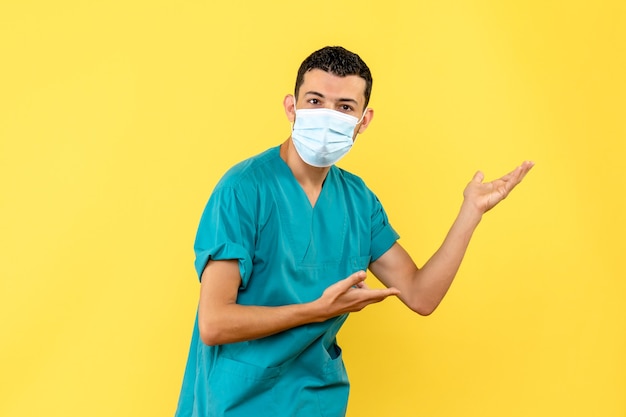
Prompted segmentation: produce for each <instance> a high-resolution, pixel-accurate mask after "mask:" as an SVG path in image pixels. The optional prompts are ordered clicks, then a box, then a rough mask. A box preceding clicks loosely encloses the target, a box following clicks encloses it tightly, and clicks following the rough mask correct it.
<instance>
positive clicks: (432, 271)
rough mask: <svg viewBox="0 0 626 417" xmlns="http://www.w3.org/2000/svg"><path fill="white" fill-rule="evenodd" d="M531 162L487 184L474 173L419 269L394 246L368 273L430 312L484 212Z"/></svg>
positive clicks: (504, 194) (407, 301)
mask: <svg viewBox="0 0 626 417" xmlns="http://www.w3.org/2000/svg"><path fill="white" fill-rule="evenodd" d="M532 167H533V163H531V162H524V163H523V164H522V165H521V166H519V167H518V168H516V169H515V170H514V171H512V172H510V173H509V174H507V175H505V176H504V177H502V178H500V179H497V180H495V181H492V182H489V183H483V178H484V176H483V174H482V173H481V172H477V173H476V175H474V178H473V179H472V181H470V183H469V184H468V185H467V187H466V188H465V191H464V193H463V196H464V200H463V204H462V205H461V209H460V211H459V214H458V216H457V218H456V220H455V221H454V223H453V224H452V227H451V228H450V231H449V232H448V234H447V236H446V238H445V239H444V241H443V243H442V245H441V247H440V248H439V249H438V250H437V251H436V252H435V254H434V255H433V256H432V257H431V258H430V259H429V260H428V262H426V264H425V265H424V266H423V268H421V269H419V268H418V267H417V266H416V265H415V263H414V262H413V260H412V259H411V257H410V256H409V255H408V253H407V252H406V251H405V250H404V249H403V248H402V246H400V245H399V244H398V243H396V244H394V245H393V246H392V247H391V248H390V249H389V250H388V251H387V252H385V254H383V255H382V256H381V257H380V258H378V259H377V260H376V261H374V262H372V263H371V264H370V267H369V268H370V270H371V271H372V273H373V274H374V275H376V277H377V278H378V279H379V280H380V281H381V282H382V283H383V284H385V285H386V286H388V287H389V286H392V287H395V288H397V289H398V290H400V295H399V297H400V299H401V300H402V302H404V303H405V304H406V305H407V306H408V307H409V308H410V309H412V310H413V311H415V312H417V313H419V314H421V315H428V314H430V313H432V312H433V311H434V310H435V309H436V308H437V306H438V305H439V303H440V302H441V300H442V299H443V297H444V296H445V295H446V292H447V291H448V288H450V285H451V284H452V281H453V280H454V277H455V275H456V273H457V271H458V269H459V266H460V265H461V261H462V260H463V257H464V256H465V252H466V251H467V247H468V246H469V242H470V239H471V237H472V234H473V233H474V230H475V229H476V227H477V226H478V224H479V223H480V220H481V219H482V216H483V214H484V213H486V212H487V211H489V210H490V209H492V208H493V207H494V206H495V205H497V204H498V203H499V202H500V201H502V200H503V199H505V198H506V197H507V196H508V194H509V193H510V192H511V190H512V189H513V188H515V186H516V185H517V184H519V183H520V182H521V181H522V179H523V178H524V176H525V175H526V173H528V171H529V170H530V169H531V168H532Z"/></svg>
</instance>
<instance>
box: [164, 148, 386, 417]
mask: <svg viewBox="0 0 626 417" xmlns="http://www.w3.org/2000/svg"><path fill="white" fill-rule="evenodd" d="M397 239H398V234H397V233H396V232H395V231H394V230H393V228H392V227H391V225H390V224H389V222H388V220H387V215H386V214H385V211H384V210H383V207H382V205H381V204H380V202H379V201H378V199H377V198H376V196H375V195H374V194H373V193H372V192H371V191H370V190H369V189H368V188H367V187H366V186H365V184H364V183H363V181H362V180H361V179H360V178H358V177H357V176H355V175H352V174H350V173H348V172H346V171H344V170H342V169H340V168H337V167H334V166H333V167H331V169H330V171H329V173H328V176H327V178H326V180H325V182H324V185H323V188H322V191H321V194H320V196H319V198H318V200H317V202H316V204H315V206H314V207H312V206H311V204H310V202H309V200H308V198H307V197H306V195H305V193H304V191H303V190H302V188H301V187H300V185H299V183H298V182H297V181H296V179H295V178H294V176H293V174H292V173H291V170H290V169H289V167H288V166H287V164H286V163H285V162H284V161H283V160H282V159H281V158H280V154H279V148H278V147H276V148H272V149H269V150H268V151H266V152H264V153H262V154H260V155H257V156H255V157H253V158H250V159H248V160H246V161H244V162H242V163H240V164H238V165H236V166H234V167H233V168H231V170H229V171H228V172H227V173H226V175H225V176H224V177H223V178H222V179H221V181H220V182H219V183H218V185H217V186H216V188H215V189H214V191H213V193H212V195H211V198H210V199H209V202H208V204H207V206H206V208H205V210H204V213H203V215H202V219H201V220H200V225H199V228H198V233H197V236H196V242H195V247H194V249H195V253H196V261H195V267H196V270H197V273H198V276H201V275H202V271H203V270H204V267H205V265H206V263H207V262H208V261H209V259H214V260H224V259H237V260H238V262H239V270H240V273H241V287H240V289H239V294H238V298H237V302H238V303H239V304H244V305H263V306H279V305H286V304H295V303H306V302H309V301H313V300H315V299H317V298H318V297H319V296H320V295H321V294H322V292H323V291H324V289H326V288H327V287H328V286H330V285H332V284H333V283H335V282H337V281H339V280H341V279H343V278H346V277H348V276H349V275H351V274H352V273H354V272H356V271H359V270H365V269H366V268H367V267H368V265H369V263H370V262H372V261H374V260H376V259H377V258H378V257H380V256H381V255H382V254H383V253H385V252H386V251H387V250H388V249H389V248H390V247H391V246H392V245H393V243H394V242H395V241H396V240H397ZM346 318H347V315H342V316H339V317H335V318H333V319H330V320H327V321H326V322H323V323H313V324H308V325H304V326H300V327H297V328H294V329H291V330H288V331H285V332H282V333H279V334H276V335H273V336H269V337H265V338H262V339H257V340H251V341H247V342H241V343H232V344H225V345H220V346H207V345H205V344H204V343H202V341H201V340H200V338H199V334H198V323H197V318H196V322H195V325H194V330H193V336H192V341H191V348H190V352H189V358H188V362H187V367H186V370H185V376H184V380H183V386H182V390H181V395H180V399H179V403H178V409H177V412H176V416H177V417H191V416H193V417H200V416H202V417H206V416H216V417H217V416H221V417H239V416H241V417H251V416H253V417H264V416H272V417H276V416H290V417H291V416H305V417H315V416H324V417H339V416H343V415H345V411H346V405H347V400H348V391H349V383H348V378H347V374H346V370H345V368H344V365H343V361H342V358H341V349H340V348H339V346H338V345H337V341H336V335H337V332H338V331H339V329H340V327H341V325H342V324H343V323H344V321H345V320H346Z"/></svg>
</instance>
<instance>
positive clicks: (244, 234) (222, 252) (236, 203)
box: [194, 187, 255, 288]
mask: <svg viewBox="0 0 626 417" xmlns="http://www.w3.org/2000/svg"><path fill="white" fill-rule="evenodd" d="M246 201H247V199H245V198H242V196H241V195H238V193H237V190H235V189H233V188H231V187H221V188H218V189H216V190H214V191H213V194H212V195H211V198H210V199H209V202H208V203H207V205H206V207H205V209H204V213H203V214H202V218H201V219H200V225H199V226H198V233H197V234H196V241H195V244H194V252H195V254H196V260H195V268H196V272H197V273H198V277H199V278H201V277H202V272H203V271H204V268H205V267H206V264H207V262H208V261H209V260H210V259H211V260H216V261H219V260H228V259H236V260H238V262H239V273H240V275H241V287H242V288H245V287H246V285H247V284H248V280H249V278H250V274H251V272H252V254H253V253H254V239H255V226H254V222H253V218H254V217H253V216H252V215H251V213H252V212H253V211H254V208H253V207H250V205H249V204H245V202H246Z"/></svg>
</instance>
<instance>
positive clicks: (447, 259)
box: [409, 202, 482, 314]
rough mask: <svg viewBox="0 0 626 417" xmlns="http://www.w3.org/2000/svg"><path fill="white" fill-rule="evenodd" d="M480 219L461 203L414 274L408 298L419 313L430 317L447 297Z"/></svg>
mask: <svg viewBox="0 0 626 417" xmlns="http://www.w3.org/2000/svg"><path fill="white" fill-rule="evenodd" d="M481 217H482V214H481V213H480V211H479V210H478V209H476V208H475V207H473V206H472V205H471V204H469V203H466V202H464V203H463V205H462V206H461V209H460V211H459V214H458V216H457V218H456V219H455V221H454V223H453V224H452V227H451V228H450V230H449V232H448V234H447V235H446V238H445V239H444V241H443V243H442V244H441V246H440V247H439V249H438V250H437V251H436V252H435V253H434V254H433V256H432V257H431V258H430V259H429V260H428V262H426V264H425V265H424V266H423V267H422V268H421V269H419V270H416V271H415V272H414V276H413V279H412V282H413V285H412V287H413V288H412V289H411V294H410V295H409V297H413V300H412V303H413V305H414V306H415V307H416V308H414V309H415V310H416V311H418V312H419V313H420V314H430V313H431V312H432V311H434V310H435V308H437V306H438V305H439V303H440V302H441V300H442V299H443V297H444V296H445V295H446V293H447V291H448V289H449V288H450V285H452V281H453V280H454V277H455V276H456V273H457V272H458V270H459V267H460V266H461V262H462V260H463V258H464V256H465V253H466V251H467V248H468V246H469V243H470V240H471V238H472V235H473V233H474V230H476V227H477V226H478V224H479V223H480V220H481Z"/></svg>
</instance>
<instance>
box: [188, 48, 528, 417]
mask: <svg viewBox="0 0 626 417" xmlns="http://www.w3.org/2000/svg"><path fill="white" fill-rule="evenodd" d="M371 88H372V76H371V73H370V70H369V68H368V67H367V65H366V64H365V63H364V62H363V61H362V60H361V58H360V57H359V56H358V55H356V54H354V53H352V52H349V51H347V50H345V49H344V48H341V47H326V48H323V49H321V50H319V51H316V52H314V53H313V54H311V55H310V56H309V57H308V58H307V59H306V60H305V61H304V62H303V63H302V65H301V67H300V69H299V71H298V75H297V78H296V86H295V92H294V95H287V96H286V97H285V99H284V101H283V106H284V110H285V113H286V115H287V119H288V120H289V121H290V122H292V123H293V127H292V132H291V135H290V137H289V138H288V139H287V140H286V141H285V142H284V143H282V144H281V145H280V146H277V147H274V148H271V149H269V150H267V151H265V152H263V153H261V154H259V155H257V156H254V157H252V158H250V159H248V160H246V161H244V162H241V163H239V164H237V165H236V166H234V167H233V168H231V169H230V170H229V171H228V172H227V173H226V174H225V175H224V177H223V178H222V179H221V180H220V182H219V183H218V184H217V186H216V187H215V189H214V190H213V193H212V195H211V197H210V199H209V202H208V203H207V206H206V208H205V211H204V213H203V215H202V218H201V221H200V225H199V228H198V233H197V237H196V242H195V253H196V262H195V266H196V270H197V272H198V275H199V277H200V280H201V290H200V302H199V306H198V315H197V319H196V322H195V326H194V332H193V336H192V342H191V348H190V353H189V358H188V362H187V367H186V371H185V377H184V381H183V386H182V390H181V395H180V399H179V404H178V409H177V412H176V416H178V417H183V416H198V417H199V416H203V417H205V416H226V417H228V416H233V417H235V416H241V417H250V416H254V417H263V416H272V417H275V416H304V417H313V416H324V417H339V416H343V415H345V412H346V405H347V400H348V391H349V383H348V378H347V375H346V371H345V368H344V366H343V361H342V358H341V349H340V348H339V346H338V345H337V341H336V335H337V332H338V331H339V329H340V327H341V325H342V324H343V322H344V321H345V319H346V317H347V315H348V314H349V313H351V312H357V311H360V310H361V309H363V308H365V307H367V306H368V305H370V304H372V303H377V302H380V301H383V300H384V299H385V298H387V297H390V296H397V297H399V298H400V300H401V301H402V302H403V303H404V304H406V306H407V307H408V308H410V309H411V310H413V311H415V312H417V313H418V314H421V315H428V314H430V313H432V312H433V311H434V310H435V308H436V307H437V306H438V304H439V303H440V301H441V300H442V298H443V297H444V295H445V294H446V292H447V290H448V288H449V287H450V285H451V283H452V281H453V279H454V276H455V274H456V272H457V270H458V268H459V266H460V264H461V260H462V259H463V256H464V254H465V251H466V249H467V247H468V244H469V242H470V238H471V236H472V233H473V232H474V230H475V229H476V227H477V226H478V224H479V223H480V220H481V218H482V216H483V214H484V213H485V212H487V211H488V210H490V209H491V208H493V207H494V206H495V205H496V204H498V203H499V202H500V201H501V200H502V199H504V198H505V197H506V196H507V195H508V194H509V193H510V192H511V190H512V189H513V188H514V187H515V186H516V185H517V184H519V182H520V181H521V180H522V179H523V178H524V176H525V175H526V173H527V172H528V171H529V170H530V169H531V168H532V166H533V164H532V163H531V162H524V163H523V164H522V165H521V166H519V167H517V168H516V169H515V170H513V171H512V172H510V173H509V174H507V175H505V176H503V177H502V178H500V179H497V180H495V181H492V182H487V183H485V182H483V174H482V173H480V172H478V173H476V174H475V175H474V177H473V178H472V180H471V181H470V182H469V184H468V185H467V187H466V188H465V191H464V200H463V202H462V204H461V208H460V211H459V213H458V216H457V218H456V220H455V221H454V223H453V225H452V227H451V228H450V231H449V233H448V235H447V236H446V238H445V239H444V241H443V243H442V245H441V247H440V248H439V250H437V252H436V253H435V254H434V255H433V256H432V257H431V258H430V259H429V260H428V262H427V263H426V264H425V265H424V266H423V267H421V268H418V267H417V266H416V265H415V263H414V262H413V260H412V259H411V257H410V256H409V255H408V253H407V252H406V251H405V250H404V249H403V248H402V246H401V245H400V244H399V243H398V242H397V240H398V238H399V235H398V234H397V233H396V232H395V230H394V229H393V228H392V226H391V224H390V223H389V221H388V218H387V214H386V213H385V210H384V209H383V207H382V205H381V203H380V201H379V200H378V199H377V198H376V196H375V195H374V194H373V193H372V191H370V190H369V189H368V188H367V186H366V185H365V184H364V183H363V181H362V180H361V179H360V178H359V177H357V176H356V175H353V174H351V173H349V172H347V171H344V170H342V169H340V168H338V167H336V166H335V163H336V162H337V161H338V160H339V159H341V157H342V156H344V155H345V154H346V153H347V152H348V151H349V150H350V148H351V147H352V144H353V143H354V140H355V139H356V136H357V134H359V133H362V132H364V131H365V130H366V129H367V128H368V126H369V125H370V123H371V122H372V119H373V117H374V111H373V110H372V109H371V108H368V102H369V97H370V93H371ZM368 268H369V270H370V271H371V272H372V273H373V274H374V275H375V276H376V277H377V278H378V279H379V280H380V281H381V282H382V283H383V284H384V285H385V286H386V288H385V289H370V288H368V287H367V285H366V284H365V282H364V280H365V277H366V273H365V270H366V269H368Z"/></svg>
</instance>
